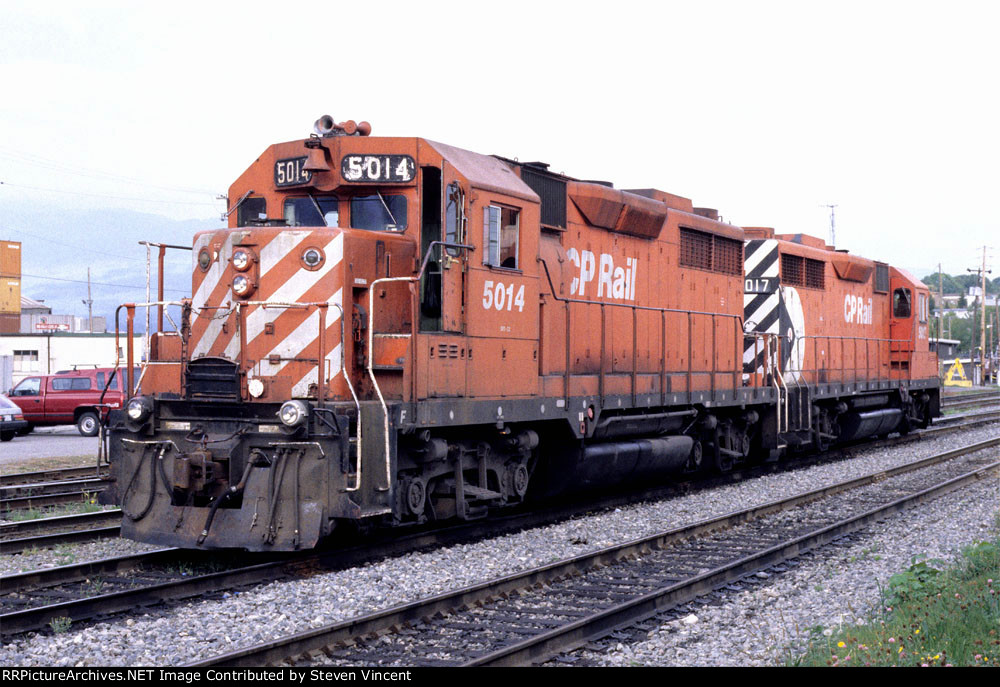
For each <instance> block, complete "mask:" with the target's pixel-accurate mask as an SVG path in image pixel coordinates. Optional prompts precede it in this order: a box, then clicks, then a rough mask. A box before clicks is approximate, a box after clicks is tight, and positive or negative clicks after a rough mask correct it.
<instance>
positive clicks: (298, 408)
mask: <svg viewBox="0 0 1000 687" xmlns="http://www.w3.org/2000/svg"><path fill="white" fill-rule="evenodd" d="M278 417H280V418H281V422H282V423H283V424H284V425H285V426H286V427H295V426H296V425H301V424H302V423H303V422H305V421H306V418H307V417H309V406H308V404H306V402H305V401H285V402H284V403H283V404H282V405H281V410H279V411H278Z"/></svg>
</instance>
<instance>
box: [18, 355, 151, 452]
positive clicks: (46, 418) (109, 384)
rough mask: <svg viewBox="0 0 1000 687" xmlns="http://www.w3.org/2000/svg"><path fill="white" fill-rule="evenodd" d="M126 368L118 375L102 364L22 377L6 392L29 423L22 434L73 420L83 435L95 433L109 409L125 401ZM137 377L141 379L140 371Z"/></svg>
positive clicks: (119, 405) (112, 369)
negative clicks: (89, 367) (97, 366)
mask: <svg viewBox="0 0 1000 687" xmlns="http://www.w3.org/2000/svg"><path fill="white" fill-rule="evenodd" d="M126 369H127V368H119V369H118V373H117V374H115V375H112V374H111V373H112V372H113V371H114V368H111V367H99V368H96V369H95V368H92V369H84V370H72V371H66V372H59V373H57V374H54V375H36V376H34V377H26V378H24V379H22V380H21V381H20V382H19V383H18V384H17V386H15V387H14V388H13V389H11V390H10V393H8V394H7V395H8V396H9V397H10V400H12V401H13V402H14V403H16V404H17V405H18V406H20V408H21V411H22V412H23V413H24V419H25V420H26V421H27V422H28V426H27V427H26V428H25V429H23V430H21V432H20V434H27V433H28V432H30V431H31V430H32V429H34V428H35V427H37V426H40V425H66V424H70V423H74V424H76V428H77V429H78V430H79V431H80V434H82V435H83V436H85V437H92V436H95V435H96V434H97V431H98V429H99V426H100V421H101V418H103V417H105V416H106V415H107V412H108V409H110V408H119V407H121V404H122V403H124V401H125V393H124V391H122V389H124V388H125V381H124V377H125V371H126ZM135 379H139V372H138V370H137V371H136V372H135ZM102 393H103V394H104V400H103V402H102V400H101V394H102Z"/></svg>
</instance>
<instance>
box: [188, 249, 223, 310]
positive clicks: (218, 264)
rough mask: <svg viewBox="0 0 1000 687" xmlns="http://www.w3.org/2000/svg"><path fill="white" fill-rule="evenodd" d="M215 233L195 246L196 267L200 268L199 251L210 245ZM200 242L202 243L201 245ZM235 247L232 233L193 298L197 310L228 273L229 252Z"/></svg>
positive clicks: (192, 303)
mask: <svg viewBox="0 0 1000 687" xmlns="http://www.w3.org/2000/svg"><path fill="white" fill-rule="evenodd" d="M213 236H214V235H208V236H205V237H202V238H204V242H202V241H201V240H199V241H198V244H196V245H195V247H194V265H195V266H194V268H193V269H200V268H199V267H198V253H200V252H201V249H202V248H206V247H208V245H209V244H211V242H212V238H213ZM199 244H200V245H199ZM232 248H233V235H232V233H230V234H229V235H228V236H226V240H225V241H224V242H223V244H222V247H221V248H220V249H219V255H218V259H217V260H215V261H214V262H212V265H211V266H210V267H209V268H208V272H207V273H206V274H205V278H204V279H203V280H202V281H201V285H200V286H199V287H198V290H197V291H196V292H195V294H194V296H192V298H191V305H192V306H193V307H194V308H195V311H197V310H198V309H199V308H202V307H204V306H205V304H206V303H207V302H208V299H209V297H211V295H212V292H213V291H215V287H216V286H218V284H219V280H220V279H222V277H223V275H225V273H226V268H227V267H228V266H229V253H230V252H231V251H232Z"/></svg>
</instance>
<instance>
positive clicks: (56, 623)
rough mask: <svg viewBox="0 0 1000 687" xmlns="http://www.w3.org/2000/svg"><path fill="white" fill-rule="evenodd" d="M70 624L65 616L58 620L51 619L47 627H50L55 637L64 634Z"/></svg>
mask: <svg viewBox="0 0 1000 687" xmlns="http://www.w3.org/2000/svg"><path fill="white" fill-rule="evenodd" d="M72 624H73V621H72V620H70V619H69V618H67V617H65V616H59V617H58V618H53V619H52V620H50V621H49V627H51V628H52V631H53V632H55V633H56V634H57V635H60V634H62V633H63V632H66V630H68V629H69V627H70V625H72Z"/></svg>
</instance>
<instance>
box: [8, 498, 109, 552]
mask: <svg viewBox="0 0 1000 687" xmlns="http://www.w3.org/2000/svg"><path fill="white" fill-rule="evenodd" d="M121 519H122V515H121V510H119V509H117V508H115V509H112V510H101V511H97V512H94V513H80V514H77V515H62V516H58V517H51V518H35V519H33V520H20V521H16V522H4V523H0V553H7V554H13V553H20V552H22V551H25V550H28V549H41V548H46V547H51V546H56V545H58V544H71V543H80V542H86V541H94V540H96V539H105V538H108V537H118V536H119V535H120V534H121Z"/></svg>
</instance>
